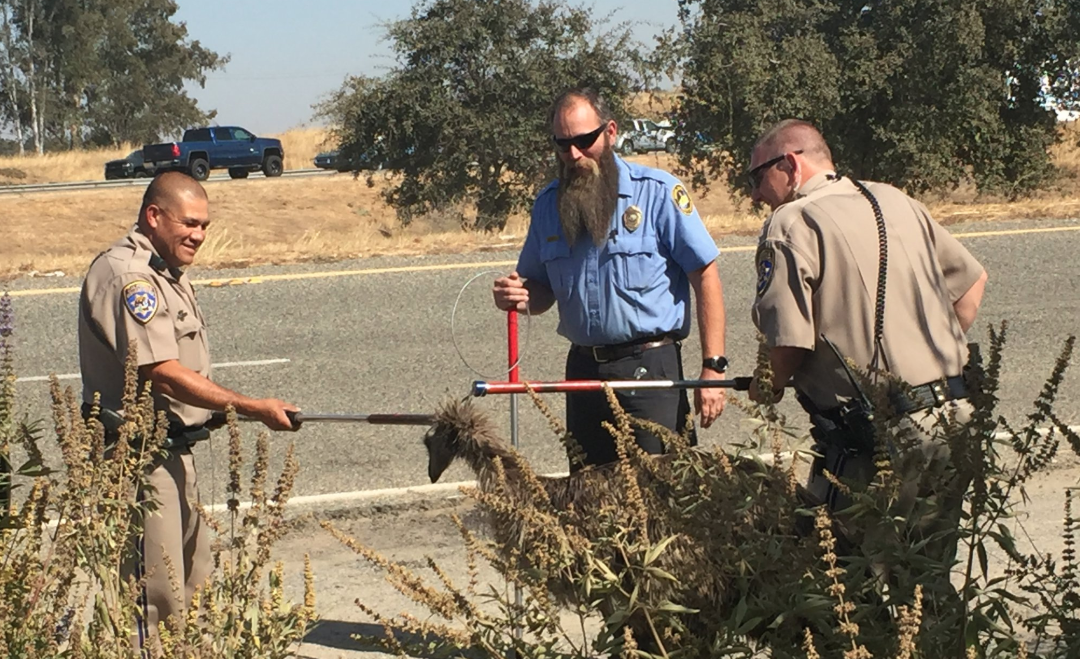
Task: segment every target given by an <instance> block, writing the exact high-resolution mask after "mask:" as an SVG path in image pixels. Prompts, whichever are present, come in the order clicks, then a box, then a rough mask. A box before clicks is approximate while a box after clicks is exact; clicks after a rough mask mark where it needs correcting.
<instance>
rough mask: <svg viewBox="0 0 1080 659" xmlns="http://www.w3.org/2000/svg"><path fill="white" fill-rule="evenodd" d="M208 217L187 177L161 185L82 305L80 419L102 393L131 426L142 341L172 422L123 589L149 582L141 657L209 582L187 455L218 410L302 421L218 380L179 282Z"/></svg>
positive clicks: (148, 371) (157, 397)
mask: <svg viewBox="0 0 1080 659" xmlns="http://www.w3.org/2000/svg"><path fill="white" fill-rule="evenodd" d="M208 206H209V204H208V200H207V196H206V192H205V190H204V189H203V188H202V186H201V185H200V184H199V183H198V182H197V181H195V180H194V179H192V178H191V177H189V176H188V175H186V174H183V173H180V172H168V173H164V174H161V175H159V176H157V177H156V178H155V179H154V181H153V182H151V183H150V185H149V186H148V187H147V189H146V194H145V195H144V196H143V202H142V207H141V208H140V210H139V218H138V223H137V224H136V226H135V227H133V228H132V230H131V231H129V232H128V234H127V235H126V236H124V237H123V238H121V239H120V240H119V241H117V242H116V243H114V244H113V245H112V246H110V247H109V248H108V249H107V250H106V251H105V252H103V253H102V254H100V255H98V257H97V258H96V259H94V261H93V263H92V264H91V266H90V270H89V272H88V273H87V275H86V280H85V282H84V284H83V288H82V294H81V297H80V302H79V362H80V368H81V371H82V381H83V401H84V412H85V411H86V410H87V408H88V406H89V404H90V403H91V402H92V401H93V399H94V394H95V393H98V392H99V393H100V396H101V407H102V410H103V412H102V417H103V421H104V420H105V416H106V415H120V416H122V415H123V410H122V409H121V399H122V396H123V388H124V362H125V360H126V358H127V353H128V346H129V343H130V342H132V341H134V342H135V345H136V347H137V356H138V364H139V380H140V383H139V384H140V388H141V387H142V384H143V383H144V382H146V381H149V382H150V383H151V391H152V393H153V398H154V406H155V409H157V410H160V411H164V412H165V414H166V417H167V419H168V422H169V439H168V442H167V443H168V444H169V445H171V448H170V449H169V450H168V451H167V452H166V455H165V456H164V457H161V458H158V459H155V461H154V462H153V464H152V465H151V467H150V473H149V474H148V482H149V484H150V485H151V486H153V488H154V491H155V492H156V499H157V505H158V508H157V511H156V512H154V513H153V514H151V515H150V516H149V517H148V518H147V519H146V520H145V525H144V531H143V537H142V538H141V539H139V541H138V547H137V554H138V558H139V559H140V560H138V561H136V564H132V565H127V566H125V567H124V568H123V570H122V576H123V578H125V579H126V578H127V577H128V576H129V575H133V576H135V578H142V577H143V576H145V577H146V585H145V589H144V592H143V593H142V596H141V598H140V602H139V605H140V609H141V616H140V618H139V620H138V621H137V623H138V624H137V628H138V629H137V639H136V641H137V642H138V643H139V644H140V646H144V645H145V644H146V643H149V642H153V643H155V644H156V642H157V641H156V637H157V631H158V630H157V625H158V623H159V622H160V621H163V620H165V619H166V618H167V617H169V616H171V615H177V616H179V617H178V618H177V619H176V620H174V622H176V623H180V622H182V620H183V615H182V613H183V611H184V609H185V608H187V607H188V606H189V605H190V604H191V597H192V594H193V593H194V590H195V588H197V587H199V586H201V585H202V584H203V582H204V581H205V580H206V579H207V577H209V576H210V572H211V568H212V565H211V554H210V544H209V540H208V537H207V533H206V527H205V525H204V524H202V523H201V522H200V520H199V516H198V514H197V512H196V511H195V510H194V509H193V508H192V503H193V502H197V501H198V490H197V486H196V473H195V465H194V463H193V460H192V455H191V445H192V443H194V442H195V441H198V440H200V439H204V438H206V437H208V436H209V430H208V429H207V428H206V424H207V422H208V421H209V420H210V416H211V410H224V409H225V407H226V406H227V405H233V406H234V407H235V408H236V410H237V412H238V413H240V414H244V415H247V416H252V417H255V418H257V419H259V420H260V421H262V422H263V423H264V424H266V425H267V426H268V427H269V428H271V429H274V430H288V429H290V428H291V424H290V421H289V418H288V416H287V415H286V412H287V411H296V410H298V408H297V407H296V406H294V405H291V404H289V403H285V402H283V401H280V400H276V399H271V398H264V399H252V398H248V397H246V396H243V395H240V394H238V393H235V392H233V391H230V390H228V389H226V388H224V387H221V386H219V385H217V384H215V383H214V382H213V381H212V380H211V379H210V353H209V348H208V345H207V339H206V323H205V320H204V318H203V314H202V311H201V310H200V309H199V305H198V301H197V300H196V299H195V292H194V290H193V289H192V286H191V281H190V280H189V279H188V277H187V275H186V274H185V272H184V270H183V269H184V268H185V267H186V266H189V265H191V263H192V261H193V260H194V258H195V253H196V252H197V251H198V249H199V247H200V245H202V242H203V240H204V239H205V237H206V231H207V227H208V226H209V224H210V219H209V207H208ZM105 425H106V426H108V425H109V424H108V423H106V424H105ZM166 556H168V557H169V558H170V562H171V564H172V568H173V570H174V572H175V577H176V579H177V580H178V581H179V584H177V585H178V586H179V590H178V593H177V592H174V584H173V583H170V578H169V572H168V568H167V566H166V562H165V557H166Z"/></svg>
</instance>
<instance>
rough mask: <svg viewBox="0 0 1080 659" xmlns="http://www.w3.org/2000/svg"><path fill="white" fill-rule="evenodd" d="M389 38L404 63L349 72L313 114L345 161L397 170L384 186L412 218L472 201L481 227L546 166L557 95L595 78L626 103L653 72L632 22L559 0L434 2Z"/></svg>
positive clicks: (505, 211)
mask: <svg viewBox="0 0 1080 659" xmlns="http://www.w3.org/2000/svg"><path fill="white" fill-rule="evenodd" d="M386 35H387V38H388V39H389V40H390V41H391V42H392V47H393V50H394V53H395V55H396V59H397V65H396V66H395V67H394V68H393V69H392V70H391V71H390V72H388V73H387V74H386V75H385V76H383V77H379V78H372V77H355V78H350V79H349V80H347V81H346V82H345V84H344V86H343V87H342V88H341V89H340V90H339V91H338V92H336V93H335V94H332V95H331V96H330V97H329V98H328V99H327V100H326V101H324V102H323V103H322V104H320V105H319V106H318V107H317V113H318V114H320V115H322V116H325V117H327V118H329V119H331V120H332V121H334V123H336V124H337V125H339V126H340V129H339V132H338V134H337V138H338V140H339V142H340V144H341V146H342V152H343V155H344V157H346V158H351V159H352V160H353V162H354V163H359V162H363V163H378V164H381V165H383V166H384V167H386V168H388V169H391V170H394V171H395V172H399V173H400V174H401V178H400V179H399V181H398V182H397V184H396V185H394V186H393V187H391V188H390V189H388V190H387V192H386V193H385V194H386V198H387V201H388V202H390V203H391V204H392V205H393V206H394V207H395V208H396V209H397V210H398V214H399V216H400V217H401V219H402V220H403V221H405V222H408V221H409V220H410V219H411V218H412V217H414V216H415V215H418V214H424V213H428V212H431V211H435V210H440V211H444V210H446V209H448V208H453V207H456V208H460V207H462V205H473V206H475V210H476V219H475V220H474V224H475V226H477V227H479V228H484V229H494V228H499V227H502V226H503V225H504V224H505V222H506V219H507V217H508V216H509V215H510V214H511V213H512V212H514V211H517V210H521V209H523V208H525V207H526V206H527V204H528V202H529V200H530V197H531V195H532V194H534V193H535V192H536V191H537V187H538V186H539V185H540V184H541V183H543V181H544V178H545V176H546V175H550V174H551V163H552V162H553V159H551V158H548V159H546V160H545V158H544V154H551V153H552V150H551V146H550V141H549V138H550V128H549V126H548V124H547V117H546V110H547V108H548V107H549V105H550V104H551V102H552V101H553V100H554V98H555V96H557V95H558V94H559V93H560V92H561V91H563V90H565V89H566V88H569V87H572V86H576V85H589V86H592V87H595V88H597V89H599V90H601V91H602V92H603V93H604V94H606V95H607V97H608V98H609V100H610V101H611V102H612V104H613V106H614V107H616V108H618V109H619V110H618V111H621V110H622V108H623V106H624V103H625V101H626V99H627V98H628V96H629V95H630V94H631V93H632V92H634V91H636V90H638V89H640V88H641V86H642V84H643V82H644V80H645V77H644V76H645V75H646V72H645V69H646V67H645V66H644V58H643V57H642V56H641V55H640V51H639V47H638V45H637V44H635V43H634V42H633V41H632V40H631V37H630V33H629V28H628V27H627V26H626V25H619V26H616V27H613V28H607V27H605V25H604V23H603V21H602V20H601V21H598V20H596V19H595V18H594V16H593V14H592V12H591V10H589V9H580V8H574V7H571V6H568V5H566V4H564V3H563V2H559V1H552V0H542V1H541V2H539V3H534V2H530V1H529V0H427V1H424V2H420V3H419V4H418V5H417V6H416V7H414V9H413V11H412V14H411V16H410V17H409V18H407V19H404V20H401V21H397V22H394V23H390V24H389V25H388V26H387V30H386ZM357 166H358V167H359V165H357ZM462 217H464V216H462ZM462 221H463V223H464V222H465V220H464V219H462Z"/></svg>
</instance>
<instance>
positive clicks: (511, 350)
mask: <svg viewBox="0 0 1080 659" xmlns="http://www.w3.org/2000/svg"><path fill="white" fill-rule="evenodd" d="M506 345H507V356H506V357H507V359H508V360H509V361H508V362H507V367H508V368H509V369H510V373H509V374H508V376H507V377H508V378H509V380H510V382H511V383H518V382H520V381H521V373H520V370H519V369H518V357H519V354H520V350H519V346H518V313H517V310H515V309H511V310H510V311H508V312H507V314H506ZM510 445H511V446H513V447H514V450H515V451H516V450H517V449H518V395H517V394H516V393H513V394H510ZM514 605H515V606H516V607H517V609H518V610H519V611H520V610H521V587H520V586H519V585H518V584H514ZM524 633H525V632H524V630H523V629H522V628H521V625H514V638H516V639H518V640H521V638H522V636H524ZM514 655H516V653H515V652H511V659H514Z"/></svg>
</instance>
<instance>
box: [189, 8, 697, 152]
mask: <svg viewBox="0 0 1080 659" xmlns="http://www.w3.org/2000/svg"><path fill="white" fill-rule="evenodd" d="M572 1H573V2H574V4H576V5H578V6H591V7H592V8H593V9H594V15H596V16H606V15H608V14H609V13H610V14H611V23H612V24H614V23H620V22H624V21H626V22H632V23H635V24H638V25H637V26H636V28H635V35H636V36H637V37H638V39H639V40H641V41H642V42H645V43H647V44H650V45H651V39H650V36H651V35H652V34H655V33H657V32H659V31H660V30H661V29H662V28H663V27H667V26H671V25H675V24H676V23H677V22H678V3H677V2H676V0H648V1H643V0H592V2H587V3H586V2H578V1H577V0H572ZM177 4H178V6H179V10H178V11H177V12H176V14H175V15H174V16H173V21H175V22H180V21H183V22H184V23H186V24H187V29H188V38H189V39H191V40H192V41H199V42H201V43H202V44H203V45H204V46H206V47H208V48H210V49H211V50H214V51H216V52H217V53H219V54H226V53H227V54H229V55H231V61H230V62H229V63H228V64H227V65H226V67H225V69H224V70H223V71H214V72H211V73H210V75H209V76H208V78H207V81H206V87H205V88H200V87H199V86H198V85H189V86H188V93H189V94H191V95H192V96H193V97H195V98H197V99H198V100H199V105H200V107H202V108H204V109H217V111H218V115H217V118H216V121H217V122H218V123H220V124H230V125H231V124H236V125H240V126H244V127H246V128H248V129H249V130H251V131H253V132H255V133H262V134H267V133H277V132H281V131H285V130H288V129H289V128H294V127H297V126H302V125H311V124H312V117H311V115H312V108H311V106H312V104H314V103H316V102H317V101H318V100H319V99H320V98H321V97H322V96H324V95H325V94H326V93H328V92H330V91H332V90H334V89H336V88H338V87H339V86H340V85H341V82H342V81H343V80H344V79H345V76H346V75H349V74H365V75H380V74H382V73H384V72H385V71H386V70H387V69H388V68H390V67H391V66H392V65H393V63H394V62H393V60H392V59H391V51H390V46H389V44H388V43H387V42H386V41H385V40H384V39H383V34H384V30H382V29H381V28H380V25H381V24H383V23H385V22H386V21H392V20H396V19H400V18H405V17H407V16H408V15H409V13H410V11H411V9H412V6H413V3H412V2H409V1H407V0H382V1H381V2H379V1H375V0H309V1H308V2H301V1H300V0H259V1H255V0H225V1H221V0H216V1H211V0H177Z"/></svg>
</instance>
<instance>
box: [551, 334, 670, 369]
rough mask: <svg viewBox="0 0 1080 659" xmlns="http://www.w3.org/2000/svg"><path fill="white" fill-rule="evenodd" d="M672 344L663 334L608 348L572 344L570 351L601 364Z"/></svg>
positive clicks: (668, 336)
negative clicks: (586, 356) (584, 355)
mask: <svg viewBox="0 0 1080 659" xmlns="http://www.w3.org/2000/svg"><path fill="white" fill-rule="evenodd" d="M673 343H675V338H674V337H672V336H671V335H670V334H664V335H662V336H647V337H644V338H641V339H636V340H634V341H628V342H626V343H619V344H617V345H610V346H579V345H577V344H574V345H573V346H572V347H571V349H572V350H575V351H577V352H580V353H584V354H586V355H589V356H590V357H592V358H593V360H594V361H597V362H600V363H603V362H612V361H615V360H617V359H624V358H626V357H636V356H638V355H640V354H641V353H643V352H645V351H646V350H650V349H652V348H659V347H661V346H669V345H672V344H673Z"/></svg>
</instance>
